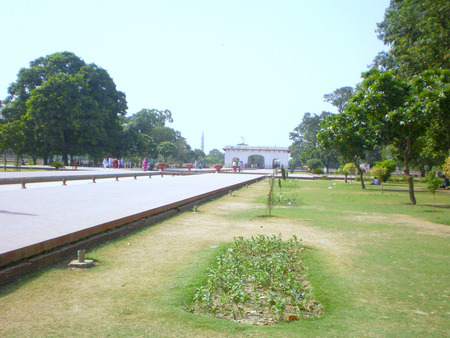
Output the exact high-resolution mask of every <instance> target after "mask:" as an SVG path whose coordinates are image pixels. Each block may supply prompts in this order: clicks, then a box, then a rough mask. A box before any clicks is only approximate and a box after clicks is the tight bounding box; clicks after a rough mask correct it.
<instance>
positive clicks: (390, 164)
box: [372, 160, 395, 182]
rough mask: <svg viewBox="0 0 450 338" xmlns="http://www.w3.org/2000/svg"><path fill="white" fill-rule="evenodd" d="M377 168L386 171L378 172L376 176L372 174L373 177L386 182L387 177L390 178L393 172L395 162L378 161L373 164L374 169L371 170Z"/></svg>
mask: <svg viewBox="0 0 450 338" xmlns="http://www.w3.org/2000/svg"><path fill="white" fill-rule="evenodd" d="M377 168H385V169H386V170H385V171H383V170H379V171H378V172H377V174H376V175H375V174H372V175H374V176H377V177H379V178H380V180H382V181H383V182H387V180H388V179H389V177H391V174H392V173H393V172H394V171H395V162H394V161H393V160H386V161H380V162H376V163H375V168H374V169H372V171H373V170H375V169H377Z"/></svg>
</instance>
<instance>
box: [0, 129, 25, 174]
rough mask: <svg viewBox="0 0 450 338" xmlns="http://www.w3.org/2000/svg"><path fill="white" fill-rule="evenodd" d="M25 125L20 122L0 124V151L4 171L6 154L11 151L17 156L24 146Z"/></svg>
mask: <svg viewBox="0 0 450 338" xmlns="http://www.w3.org/2000/svg"><path fill="white" fill-rule="evenodd" d="M24 128H25V125H24V123H23V122H22V121H14V122H10V123H5V124H0V151H1V152H2V154H3V159H4V167H3V168H4V170H5V171H6V153H7V152H8V150H11V151H12V152H13V153H15V154H16V156H17V154H18V153H19V152H20V150H21V149H22V148H23V146H24V141H25V134H24V133H23V129H24Z"/></svg>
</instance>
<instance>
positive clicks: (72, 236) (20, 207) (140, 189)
mask: <svg viewBox="0 0 450 338" xmlns="http://www.w3.org/2000/svg"><path fill="white" fill-rule="evenodd" d="M0 176H1V174H0ZM263 177H264V175H260V174H256V175H252V174H246V175H239V174H226V173H225V174H202V175H189V176H171V175H165V176H155V177H152V178H148V177H138V178H137V179H134V178H131V177H130V178H128V179H125V178H124V179H121V180H120V181H116V180H114V179H104V180H101V181H100V180H99V181H97V183H93V182H92V181H76V182H70V183H69V182H68V183H67V185H66V186H63V185H61V184H60V183H48V184H43V183H33V184H30V185H28V186H27V189H21V188H20V185H19V186H17V187H15V188H14V189H11V187H8V189H2V188H4V187H3V186H0V234H1V236H0V268H1V267H5V266H6V265H8V264H11V263H13V262H18V261H21V260H22V261H23V260H24V259H25V260H26V259H28V258H29V257H32V256H35V255H38V254H41V253H44V252H48V251H50V250H53V249H55V248H58V247H61V246H63V245H67V244H70V243H75V242H77V241H79V240H81V239H83V238H87V237H89V236H93V235H96V234H99V233H102V232H104V231H107V230H109V229H113V228H117V227H120V226H123V225H125V224H128V223H131V222H135V221H137V220H140V219H143V218H146V217H150V216H152V215H157V214H159V213H163V212H166V211H169V210H172V209H176V208H179V207H180V206H183V205H186V204H188V203H192V202H194V201H196V200H199V199H202V198H206V197H208V196H211V195H214V194H218V193H221V192H222V193H227V192H228V191H229V190H230V189H235V188H238V187H241V186H244V185H246V184H250V183H253V182H256V181H257V180H260V179H262V178H263ZM75 252H76V251H75Z"/></svg>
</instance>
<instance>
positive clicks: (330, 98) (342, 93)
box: [323, 87, 353, 113]
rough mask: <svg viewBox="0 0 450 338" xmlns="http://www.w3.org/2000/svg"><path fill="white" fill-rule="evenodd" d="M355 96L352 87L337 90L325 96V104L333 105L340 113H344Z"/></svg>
mask: <svg viewBox="0 0 450 338" xmlns="http://www.w3.org/2000/svg"><path fill="white" fill-rule="evenodd" d="M352 95H353V88H352V87H341V88H338V89H336V90H335V91H334V92H332V93H330V94H325V95H324V96H323V98H324V99H325V102H329V103H331V104H332V105H333V106H335V107H336V108H337V110H338V112H339V113H342V112H343V111H344V109H345V106H346V104H347V102H348V100H350V98H351V97H352Z"/></svg>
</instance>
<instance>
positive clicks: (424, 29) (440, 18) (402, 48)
mask: <svg viewBox="0 0 450 338" xmlns="http://www.w3.org/2000/svg"><path fill="white" fill-rule="evenodd" d="M449 17H450V3H449V2H448V1H447V0H402V1H391V3H390V6H389V7H388V8H387V10H386V13H385V17H384V20H383V22H381V23H379V24H378V37H379V39H381V40H382V41H383V42H384V43H385V44H386V45H389V46H390V51H389V55H391V56H393V58H394V59H395V64H396V65H398V66H399V68H400V69H399V71H400V72H401V73H402V74H404V75H408V76H412V75H415V74H419V73H421V72H423V71H425V70H428V69H439V68H441V69H450V57H449V54H448V51H449V50H450V46H449V41H450V29H449ZM391 69H392V68H391Z"/></svg>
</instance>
